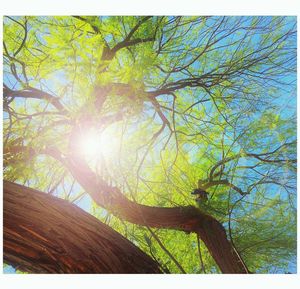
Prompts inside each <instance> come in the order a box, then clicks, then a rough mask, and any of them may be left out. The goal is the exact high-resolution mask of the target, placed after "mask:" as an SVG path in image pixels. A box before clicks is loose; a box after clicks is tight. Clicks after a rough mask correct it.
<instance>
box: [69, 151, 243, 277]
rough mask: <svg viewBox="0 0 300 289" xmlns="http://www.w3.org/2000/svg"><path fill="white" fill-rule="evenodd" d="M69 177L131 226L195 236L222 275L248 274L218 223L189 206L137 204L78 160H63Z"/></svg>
mask: <svg viewBox="0 0 300 289" xmlns="http://www.w3.org/2000/svg"><path fill="white" fill-rule="evenodd" d="M65 165H66V166H67V167H68V169H69V171H70V172H71V174H72V175H73V176H74V178H75V179H76V180H77V181H78V182H79V184H80V185H81V186H82V187H83V188H84V189H85V190H86V191H87V192H88V193H89V194H90V196H91V197H92V198H93V200H94V201H95V202H96V203H97V204H98V205H99V206H102V207H104V208H106V209H107V210H109V211H111V212H112V213H113V214H114V215H116V216H118V217H120V218H122V219H124V220H126V221H128V222H131V223H134V224H138V225H141V226H149V227H155V228H165V229H175V230H180V231H184V232H186V233H192V232H194V233H196V234H197V235H198V236H199V237H200V238H201V239H202V240H203V242H204V243H205V245H206V247H207V249H208V250H209V252H210V253H211V255H212V257H213V258H214V260H215V261H216V263H217V265H218V266H219V268H220V269H221V271H222V272H223V273H249V272H248V269H247V267H246V266H245V263H244V262H243V260H242V259H241V257H240V256H239V255H238V253H237V252H236V250H235V249H234V247H233V246H232V244H231V243H230V242H229V241H228V239H227V236H226V231H225V229H224V227H223V226H222V224H220V222H218V221H217V220H216V219H215V218H213V217H212V216H209V215H207V214H205V213H203V212H201V211H200V210H199V209H197V208H195V207H193V206H187V207H173V208H161V207H150V206H145V205H141V204H138V203H136V202H133V201H131V200H129V199H128V198H126V197H125V196H124V195H123V194H122V193H121V192H120V190H119V189H118V188H116V187H111V186H109V185H108V184H107V183H106V182H105V181H104V180H102V179H101V178H100V177H99V176H97V175H96V174H94V172H93V171H92V170H91V169H90V168H89V167H88V165H87V164H86V162H85V161H84V160H82V159H80V158H76V157H73V158H71V159H69V161H65Z"/></svg>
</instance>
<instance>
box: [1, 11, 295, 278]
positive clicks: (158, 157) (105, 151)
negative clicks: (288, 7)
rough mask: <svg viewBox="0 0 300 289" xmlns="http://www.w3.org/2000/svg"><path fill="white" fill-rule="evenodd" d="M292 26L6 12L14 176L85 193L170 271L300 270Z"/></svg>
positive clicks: (7, 129) (9, 173)
mask: <svg viewBox="0 0 300 289" xmlns="http://www.w3.org/2000/svg"><path fill="white" fill-rule="evenodd" d="M296 26H297V25H296V17H269V16H268V17H267V16H262V17H258V16H254V17H250V16H244V17H231V16H226V17H221V16H200V17H180V16H176V17H175V16H174V17H171V16H153V17H151V16H105V17H104V16H103V17H99V16H68V17H66V16H64V17H63V16H61V17H53V16H51V17H50V16H48V17H37V16H30V17H29V16H22V17H21V16H6V17H4V39H3V53H4V68H3V69H4V73H3V74H4V80H3V109H4V120H3V131H4V134H3V144H4V157H3V160H4V179H5V180H7V181H10V182H15V183H18V184H22V185H26V186H28V187H31V188H33V189H38V190H40V191H43V192H45V193H48V194H51V195H54V196H57V197H60V198H63V199H65V200H67V201H68V202H71V203H75V204H78V206H81V207H82V208H84V209H85V210H87V211H88V212H89V213H90V214H92V215H93V216H95V217H97V218H98V219H99V220H100V221H102V222H103V223H105V224H107V225H108V226H110V227H111V228H112V229H114V230H115V231H117V232H119V233H120V234H122V235H123V236H124V237H125V238H127V239H128V240H129V241H131V242H132V243H133V244H134V245H136V246H137V247H139V248H140V249H141V250H142V251H144V252H145V253H146V254H148V255H149V256H150V257H151V258H152V259H153V260H154V261H155V262H157V263H158V264H160V266H161V268H162V271H165V272H171V273H219V272H224V273H228V272H231V273H232V272H235V273H247V272H253V273H278V272H279V273H283V272H288V271H289V272H296V267H295V266H296V211H297V208H296V163H297V161H296V51H297V47H296V43H297V42H296ZM195 189H196V190H198V191H202V192H206V193H207V200H205V198H201V197H200V195H199V194H197V191H196V195H193V194H191V193H192V192H193V191H194V190H195ZM74 242H76V240H74ZM4 256H5V252H4Z"/></svg>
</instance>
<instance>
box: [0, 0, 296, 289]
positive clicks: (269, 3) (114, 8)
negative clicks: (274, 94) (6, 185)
mask: <svg viewBox="0 0 300 289" xmlns="http://www.w3.org/2000/svg"><path fill="white" fill-rule="evenodd" d="M0 5H1V7H0V15H2V16H3V15H76V14H77V15H297V16H298V15H299V12H300V5H299V0H285V1H279V0H183V1H179V0H148V1H146V0H52V1H50V0H48V1H46V0H7V1H5V2H4V3H3V1H2V3H1V4H0ZM1 21H2V19H1ZM298 28H299V25H298ZM2 29H3V28H2V23H1V25H0V32H1V38H2ZM298 47H299V37H298ZM1 52H2V46H1ZM0 59H1V60H0V62H1V64H2V57H1V58H0ZM298 71H299V69H298ZM0 76H1V77H2V69H1V72H0ZM299 91H300V89H299V78H298V95H299ZM1 109H2V102H1ZM297 112H298V114H299V112H300V108H299V104H298V102H297ZM1 122H2V118H1ZM297 123H298V122H297ZM298 128H299V123H298ZM1 129H2V125H1ZM0 148H2V144H1V146H0ZM299 149H300V146H299V144H298V151H299ZM298 159H299V157H298ZM1 164H2V154H1ZM299 164H300V163H298V165H299ZM299 184H300V183H298V184H297V185H298V187H299ZM0 188H1V192H2V182H1V184H0ZM1 196H2V195H1ZM298 207H299V198H298ZM0 209H1V212H2V197H1V201H0ZM0 219H1V224H2V221H3V220H2V213H1V215H0ZM298 224H299V215H298ZM298 229H299V225H298ZM298 232H299V231H298ZM298 242H299V234H298ZM2 244H3V239H2V226H1V245H2ZM298 244H299V243H298ZM0 252H1V253H0V257H1V260H2V250H1V251H0ZM297 261H298V264H300V263H299V254H298V258H297ZM0 264H1V262H0ZM0 270H1V273H2V265H1V266H0ZM1 273H0V274H1ZM0 284H1V287H2V285H4V286H5V288H22V289H27V288H28V289H32V288H35V287H36V286H40V285H42V287H43V288H51V289H53V288H72V289H73V288H74V289H76V288H82V287H86V288H95V287H102V288H105V289H110V288H112V289H116V288H130V289H134V288H139V289H140V288H155V289H156V288H172V289H176V288H189V289H193V288H201V287H202V286H203V287H205V288H235V286H239V287H240V288H243V289H248V288H249V289H253V288H264V289H265V288H272V289H277V288H278V289H279V288H280V289H282V288H285V289H288V288H296V284H298V285H299V274H293V275H256V274H255V275H254V274H253V275H247V276H246V275H184V276H183V275H119V274H117V275H113V274H111V275H88V274H87V275H8V274H1V275H0ZM70 286H71V287H70ZM297 287H298V286H297Z"/></svg>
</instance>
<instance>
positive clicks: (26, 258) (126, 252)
mask: <svg viewBox="0 0 300 289" xmlns="http://www.w3.org/2000/svg"><path fill="white" fill-rule="evenodd" d="M3 188H4V205H3V210H4V230H3V231H4V242H3V243H4V249H3V256H4V262H6V263H8V264H10V265H12V266H14V267H15V268H17V269H20V270H22V271H25V272H31V273H161V271H160V269H159V265H158V264H157V263H156V262H155V261H153V260H152V259H151V258H150V257H149V256H148V255H146V254H145V253H144V252H143V251H142V250H140V249H139V248H137V247H136V246H135V245H133V244H132V243H131V242H129V241H128V240H127V239H126V238H124V237H123V236H122V235H120V234H119V233H117V232H115V231H114V230H112V229H111V228H110V227H108V226H107V225H105V224H103V223H101V222H100V221H99V220H98V219H96V218H95V217H93V216H91V215H89V214H88V213H86V212H84V211H83V210H81V209H80V208H78V207H77V206H75V205H73V204H70V203H68V202H67V201H65V200H62V199H58V198H56V197H53V196H51V195H48V194H45V193H42V192H39V191H37V190H33V189H30V188H27V187H24V186H21V185H18V184H15V183H11V182H8V181H4V185H3Z"/></svg>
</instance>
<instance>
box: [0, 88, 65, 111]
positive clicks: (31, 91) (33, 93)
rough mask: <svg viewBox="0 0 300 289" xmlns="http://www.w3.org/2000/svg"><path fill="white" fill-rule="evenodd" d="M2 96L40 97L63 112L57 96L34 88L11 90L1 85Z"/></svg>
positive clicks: (63, 109)
mask: <svg viewBox="0 0 300 289" xmlns="http://www.w3.org/2000/svg"><path fill="white" fill-rule="evenodd" d="M3 97H12V98H15V97H23V98H35V99H42V100H46V101H48V102H49V103H51V104H52V105H53V106H54V107H55V108H56V109H58V110H59V111H62V112H64V111H65V108H64V106H63V105H62V104H61V103H60V101H59V98H57V97H55V96H53V95H51V94H49V93H47V92H45V91H42V90H39V89H36V88H33V87H29V88H26V89H22V90H12V89H10V88H8V87H7V86H6V85H4V87H3Z"/></svg>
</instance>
